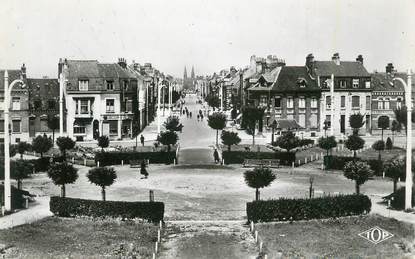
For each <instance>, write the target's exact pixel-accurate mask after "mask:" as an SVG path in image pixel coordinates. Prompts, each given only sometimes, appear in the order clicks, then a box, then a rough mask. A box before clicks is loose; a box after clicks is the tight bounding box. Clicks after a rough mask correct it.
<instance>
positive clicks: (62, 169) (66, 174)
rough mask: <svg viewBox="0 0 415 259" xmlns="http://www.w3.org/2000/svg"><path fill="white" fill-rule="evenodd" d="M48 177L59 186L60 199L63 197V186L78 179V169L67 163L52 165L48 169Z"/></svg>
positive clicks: (64, 193) (64, 192)
mask: <svg viewBox="0 0 415 259" xmlns="http://www.w3.org/2000/svg"><path fill="white" fill-rule="evenodd" d="M48 176H49V178H51V179H52V181H53V183H54V184H56V185H61V197H65V195H66V191H65V185H66V184H71V183H74V182H75V181H76V179H78V169H76V168H75V167H73V166H72V165H71V164H67V163H56V164H52V165H51V166H50V167H49V169H48Z"/></svg>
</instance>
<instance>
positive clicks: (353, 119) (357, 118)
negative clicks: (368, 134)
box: [349, 113, 365, 135]
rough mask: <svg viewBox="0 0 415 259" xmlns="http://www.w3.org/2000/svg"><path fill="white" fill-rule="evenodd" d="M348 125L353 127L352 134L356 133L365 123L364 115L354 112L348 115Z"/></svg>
mask: <svg viewBox="0 0 415 259" xmlns="http://www.w3.org/2000/svg"><path fill="white" fill-rule="evenodd" d="M349 124H350V127H351V128H352V129H353V134H356V135H357V134H358V133H359V129H360V128H361V127H363V125H365V121H364V116H363V115H362V114H360V113H355V114H352V115H350V117H349Z"/></svg>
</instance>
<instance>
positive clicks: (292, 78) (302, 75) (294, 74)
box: [272, 66, 320, 92]
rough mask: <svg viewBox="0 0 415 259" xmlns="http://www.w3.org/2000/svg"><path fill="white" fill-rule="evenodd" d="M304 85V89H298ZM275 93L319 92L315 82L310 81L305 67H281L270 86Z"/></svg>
mask: <svg viewBox="0 0 415 259" xmlns="http://www.w3.org/2000/svg"><path fill="white" fill-rule="evenodd" d="M303 83H305V87H300V86H301V84H303ZM272 91H275V92H293V91H300V92H308V91H320V88H319V87H318V86H317V83H316V80H314V79H312V78H311V77H310V75H309V74H308V72H307V69H306V67H305V66H283V67H281V71H280V72H279V74H278V78H277V80H276V82H275V83H274V84H273V85H272Z"/></svg>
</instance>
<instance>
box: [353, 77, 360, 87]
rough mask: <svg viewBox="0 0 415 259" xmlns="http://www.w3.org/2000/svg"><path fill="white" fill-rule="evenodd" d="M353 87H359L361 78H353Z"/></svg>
mask: <svg viewBox="0 0 415 259" xmlns="http://www.w3.org/2000/svg"><path fill="white" fill-rule="evenodd" d="M353 88H359V79H353Z"/></svg>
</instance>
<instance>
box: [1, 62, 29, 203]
mask: <svg viewBox="0 0 415 259" xmlns="http://www.w3.org/2000/svg"><path fill="white" fill-rule="evenodd" d="M18 83H20V84H22V88H24V87H25V86H26V85H25V83H24V82H23V81H22V80H20V79H16V80H14V81H13V82H12V83H11V84H10V86H9V73H8V72H7V70H6V71H4V104H5V105H4V206H5V209H6V211H11V210H12V206H11V183H10V153H9V152H10V138H9V106H10V95H11V91H12V89H13V87H14V86H15V85H16V84H18Z"/></svg>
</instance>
